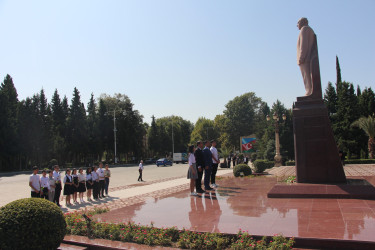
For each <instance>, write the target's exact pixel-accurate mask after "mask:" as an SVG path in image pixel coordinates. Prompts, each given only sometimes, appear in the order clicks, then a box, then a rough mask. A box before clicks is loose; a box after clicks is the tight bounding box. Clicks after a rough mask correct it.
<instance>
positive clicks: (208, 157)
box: [203, 141, 213, 191]
mask: <svg viewBox="0 0 375 250" xmlns="http://www.w3.org/2000/svg"><path fill="white" fill-rule="evenodd" d="M204 145H205V147H204V149H203V158H204V164H205V165H204V166H205V167H204V189H205V190H206V191H210V190H213V188H211V187H210V180H211V169H212V153H211V150H210V146H211V143H210V141H205V142H204Z"/></svg>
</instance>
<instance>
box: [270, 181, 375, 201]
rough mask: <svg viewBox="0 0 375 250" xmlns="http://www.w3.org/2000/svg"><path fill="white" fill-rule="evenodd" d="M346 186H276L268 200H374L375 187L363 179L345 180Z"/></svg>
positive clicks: (293, 184) (294, 184)
mask: <svg viewBox="0 0 375 250" xmlns="http://www.w3.org/2000/svg"><path fill="white" fill-rule="evenodd" d="M347 180H348V181H347V183H346V184H309V183H292V184H287V183H282V184H276V185H275V186H273V188H272V189H271V190H270V191H269V192H268V193H267V197H268V198H331V199H366V200H375V187H374V186H373V185H371V184H370V183H369V182H367V181H366V180H365V179H347Z"/></svg>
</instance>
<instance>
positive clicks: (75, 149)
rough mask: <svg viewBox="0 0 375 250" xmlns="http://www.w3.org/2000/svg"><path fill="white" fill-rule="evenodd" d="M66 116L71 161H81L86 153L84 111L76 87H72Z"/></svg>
mask: <svg viewBox="0 0 375 250" xmlns="http://www.w3.org/2000/svg"><path fill="white" fill-rule="evenodd" d="M69 111H70V112H69V117H68V131H69V133H68V143H69V144H68V146H69V150H70V153H71V157H72V160H73V163H78V164H79V163H81V162H82V160H83V159H84V156H85V153H87V144H88V143H87V142H88V141H87V127H86V111H85V109H84V105H83V103H81V96H80V94H79V91H78V89H77V88H74V91H73V98H72V101H71V105H70V109H69Z"/></svg>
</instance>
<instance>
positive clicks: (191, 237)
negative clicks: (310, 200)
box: [65, 210, 294, 249]
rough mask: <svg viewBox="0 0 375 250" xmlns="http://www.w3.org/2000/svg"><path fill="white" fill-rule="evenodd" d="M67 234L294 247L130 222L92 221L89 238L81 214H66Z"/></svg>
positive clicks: (200, 245)
mask: <svg viewBox="0 0 375 250" xmlns="http://www.w3.org/2000/svg"><path fill="white" fill-rule="evenodd" d="M107 211H108V210H92V211H89V212H86V213H85V215H86V216H87V217H88V218H91V219H92V216H93V215H94V214H98V213H102V212H107ZM65 220H66V223H67V234H72V235H81V236H89V237H92V238H102V239H110V240H116V241H123V242H133V243H137V244H146V245H151V246H152V245H157V246H172V247H178V248H190V249H268V248H270V249H290V248H291V247H292V246H293V244H294V239H293V238H289V239H287V238H285V237H283V236H281V235H275V236H273V237H272V238H270V237H263V238H261V239H260V238H255V237H252V236H251V235H249V234H248V233H247V232H243V231H241V230H240V231H239V233H238V234H236V235H231V234H222V233H203V232H195V231H188V230H185V229H183V230H178V229H177V228H176V227H171V228H156V227H154V226H153V223H151V225H150V226H142V225H139V224H135V223H132V222H128V223H120V224H115V223H105V222H97V221H95V220H92V221H91V222H90V227H91V232H89V233H90V234H91V235H88V230H87V224H86V221H85V219H84V218H83V212H77V211H76V212H72V213H66V214H65Z"/></svg>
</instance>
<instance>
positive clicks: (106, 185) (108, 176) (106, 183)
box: [104, 164, 111, 196]
mask: <svg viewBox="0 0 375 250" xmlns="http://www.w3.org/2000/svg"><path fill="white" fill-rule="evenodd" d="M104 177H105V186H104V190H105V196H108V186H109V178H110V177H111V170H109V166H108V164H105V170H104Z"/></svg>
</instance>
